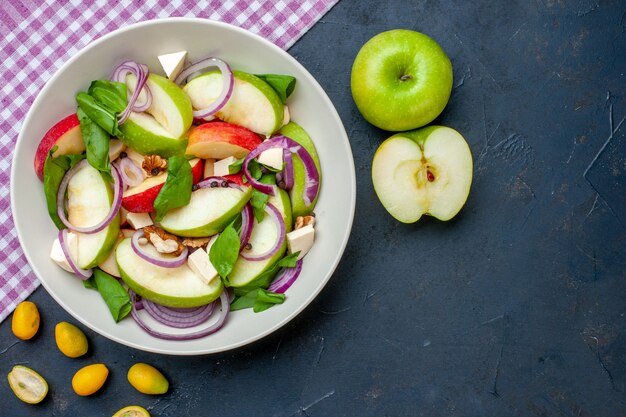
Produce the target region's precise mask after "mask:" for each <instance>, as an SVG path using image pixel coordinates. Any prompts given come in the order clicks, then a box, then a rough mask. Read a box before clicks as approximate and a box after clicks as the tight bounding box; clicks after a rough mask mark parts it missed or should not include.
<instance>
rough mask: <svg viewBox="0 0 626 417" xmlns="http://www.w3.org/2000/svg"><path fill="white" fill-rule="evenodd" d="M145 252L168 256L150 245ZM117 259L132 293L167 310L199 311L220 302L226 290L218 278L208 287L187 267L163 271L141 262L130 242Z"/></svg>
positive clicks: (124, 244)
mask: <svg viewBox="0 0 626 417" xmlns="http://www.w3.org/2000/svg"><path fill="white" fill-rule="evenodd" d="M143 249H144V250H145V251H147V252H148V253H149V254H150V255H151V256H153V257H159V256H165V255H161V254H160V253H159V252H157V250H156V249H155V248H154V247H153V246H152V245H150V244H147V245H145V247H144V248H143ZM115 258H116V260H117V265H118V268H119V271H120V274H121V276H122V279H123V280H124V282H125V283H126V285H128V287H129V288H130V289H131V290H133V291H134V292H136V293H137V294H139V295H140V296H142V297H144V298H147V299H148V300H151V301H154V302H155V303H159V304H162V305H164V306H167V307H181V308H191V307H199V306H202V305H205V304H208V303H210V302H211V301H213V300H215V299H217V297H219V296H220V294H221V293H222V290H223V288H224V287H223V285H222V280H221V279H219V278H217V279H214V280H212V281H211V282H209V284H208V285H207V284H205V283H204V282H203V281H202V278H200V277H199V276H198V275H196V273H195V272H193V271H192V270H191V269H189V267H188V266H187V265H186V264H185V265H181V266H179V267H176V268H163V267H160V266H156V265H154V264H152V263H150V262H148V261H146V260H144V259H142V258H140V257H139V255H137V254H136V253H135V251H134V250H133V248H132V246H131V239H130V238H126V239H124V240H123V241H121V242H120V244H119V245H118V246H117V249H116V251H115Z"/></svg>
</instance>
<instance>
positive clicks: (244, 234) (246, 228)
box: [239, 203, 254, 252]
mask: <svg viewBox="0 0 626 417" xmlns="http://www.w3.org/2000/svg"><path fill="white" fill-rule="evenodd" d="M252 227H254V216H253V215H252V206H251V205H250V203H247V204H246V205H245V206H244V207H243V210H242V211H241V232H240V233H239V240H240V241H241V245H240V246H239V252H241V251H242V250H243V248H245V247H246V245H247V244H248V241H249V240H250V235H251V234H252Z"/></svg>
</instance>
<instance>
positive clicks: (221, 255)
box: [209, 223, 241, 278]
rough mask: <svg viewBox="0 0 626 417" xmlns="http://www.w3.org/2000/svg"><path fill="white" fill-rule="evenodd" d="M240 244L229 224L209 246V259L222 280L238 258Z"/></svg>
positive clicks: (237, 235) (236, 234)
mask: <svg viewBox="0 0 626 417" xmlns="http://www.w3.org/2000/svg"><path fill="white" fill-rule="evenodd" d="M240 244H241V241H240V240H239V234H238V233H237V231H236V230H235V227H234V225H233V223H231V224H229V225H228V226H226V228H225V229H224V230H223V231H222V233H220V235H219V236H218V238H217V239H216V240H215V243H213V246H211V250H210V251H209V259H210V260H211V263H212V264H213V266H214V267H215V269H216V270H217V273H218V274H219V275H220V276H221V277H222V278H226V277H227V276H228V275H230V273H231V272H232V270H233V266H234V265H235V262H237V258H238V257H239V245H240Z"/></svg>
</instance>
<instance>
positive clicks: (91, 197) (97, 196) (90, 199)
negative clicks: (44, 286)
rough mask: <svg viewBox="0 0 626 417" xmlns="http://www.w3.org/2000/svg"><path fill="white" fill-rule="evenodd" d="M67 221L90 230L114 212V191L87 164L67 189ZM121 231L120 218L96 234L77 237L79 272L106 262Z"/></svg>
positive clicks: (99, 174) (100, 175) (77, 173)
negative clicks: (81, 269)
mask: <svg viewBox="0 0 626 417" xmlns="http://www.w3.org/2000/svg"><path fill="white" fill-rule="evenodd" d="M67 196H68V202H67V214H68V220H69V222H70V223H71V224H73V225H74V226H76V227H90V226H94V225H96V224H98V223H100V222H101V221H102V220H103V219H104V218H105V217H106V216H107V214H108V213H109V211H110V210H111V204H112V203H113V191H112V190H111V186H110V185H109V183H108V181H107V180H106V179H105V178H104V177H103V176H102V174H101V173H100V171H98V170H97V169H95V168H93V167H92V166H91V165H89V164H85V165H84V166H83V167H82V168H80V169H79V170H78V171H77V172H76V174H74V176H73V177H72V178H71V179H70V182H69V183H68V186H67ZM119 231H120V216H119V214H118V215H117V216H115V218H114V219H113V221H112V222H111V223H110V224H109V225H108V226H107V227H105V228H104V229H102V230H101V231H99V232H97V233H92V234H85V233H76V235H77V247H78V259H77V262H76V263H77V265H78V267H79V268H83V269H89V268H93V267H95V266H97V265H98V264H99V263H101V262H102V261H104V260H105V259H106V258H107V256H108V255H109V253H110V252H111V249H112V248H113V245H115V241H116V239H117V235H118V233H119Z"/></svg>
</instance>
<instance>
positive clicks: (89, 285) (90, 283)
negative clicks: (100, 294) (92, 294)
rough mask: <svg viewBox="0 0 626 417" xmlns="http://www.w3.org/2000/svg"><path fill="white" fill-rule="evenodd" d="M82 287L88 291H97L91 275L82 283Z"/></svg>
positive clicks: (94, 280)
mask: <svg viewBox="0 0 626 417" xmlns="http://www.w3.org/2000/svg"><path fill="white" fill-rule="evenodd" d="M83 287H85V288H87V289H88V290H98V286H97V285H96V279H95V278H94V277H93V275H92V276H91V277H89V278H88V279H86V280H84V281H83Z"/></svg>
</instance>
